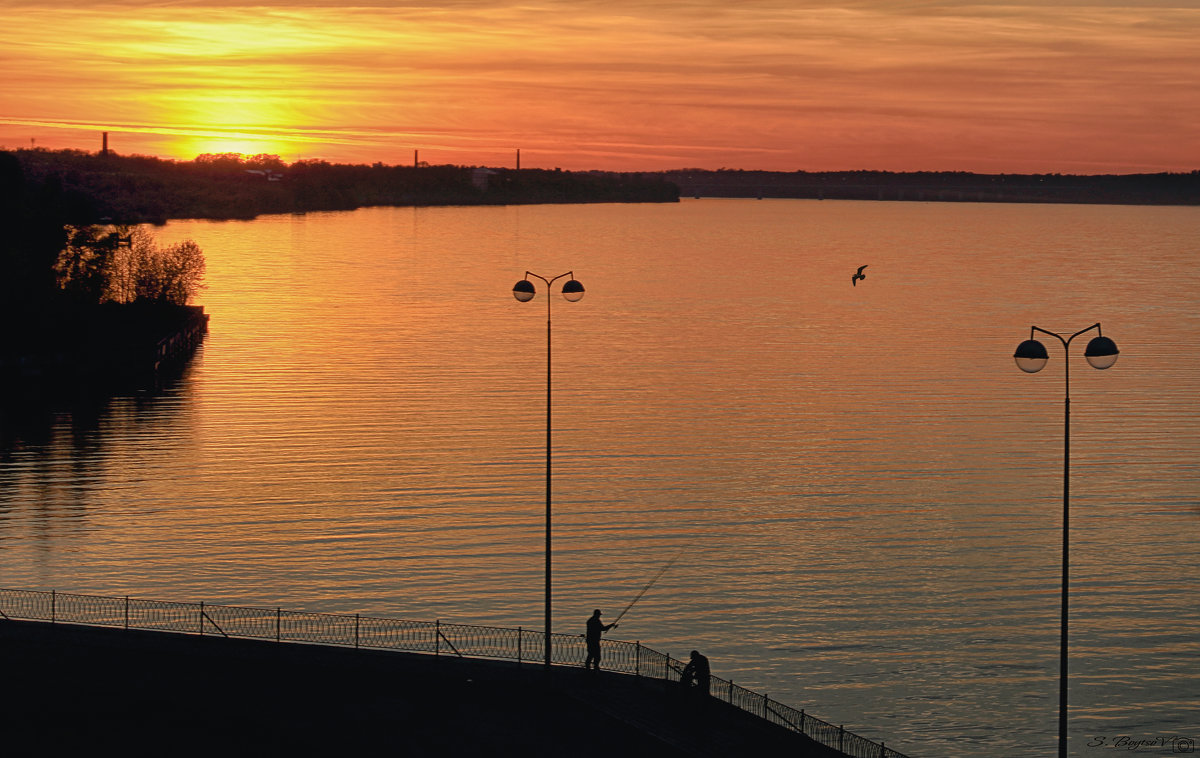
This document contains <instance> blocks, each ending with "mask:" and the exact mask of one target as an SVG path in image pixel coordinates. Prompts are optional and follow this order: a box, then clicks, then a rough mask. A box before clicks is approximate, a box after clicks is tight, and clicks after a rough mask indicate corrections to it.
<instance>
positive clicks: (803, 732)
mask: <svg viewBox="0 0 1200 758" xmlns="http://www.w3.org/2000/svg"><path fill="white" fill-rule="evenodd" d="M800 734H803V735H807V734H808V732H806V731H804V709H803V708H801V709H800Z"/></svg>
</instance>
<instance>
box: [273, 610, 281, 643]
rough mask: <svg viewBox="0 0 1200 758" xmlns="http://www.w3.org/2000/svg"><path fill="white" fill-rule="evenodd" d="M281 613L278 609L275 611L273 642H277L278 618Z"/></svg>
mask: <svg viewBox="0 0 1200 758" xmlns="http://www.w3.org/2000/svg"><path fill="white" fill-rule="evenodd" d="M280 615H282V614H281V612H280V610H279V609H278V608H276V609H275V641H276V642H279V617H280Z"/></svg>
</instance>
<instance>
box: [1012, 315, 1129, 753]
mask: <svg viewBox="0 0 1200 758" xmlns="http://www.w3.org/2000/svg"><path fill="white" fill-rule="evenodd" d="M1093 329H1095V330H1096V336H1095V337H1093V338H1092V340H1091V341H1090V342H1088V344H1087V347H1086V348H1084V351H1083V357H1084V358H1087V362H1088V363H1089V364H1090V365H1091V366H1092V367H1093V368H1098V369H1106V368H1109V367H1110V366H1112V365H1113V364H1114V363H1116V362H1117V354H1118V352H1119V351H1118V350H1117V345H1116V343H1115V342H1113V341H1112V340H1111V339H1109V338H1108V337H1105V336H1103V335H1102V334H1101V333H1100V324H1099V322H1097V323H1095V324H1092V325H1091V326H1089V327H1088V328H1086V329H1081V330H1079V331H1078V332H1075V333H1074V334H1072V335H1070V336H1067V337H1064V336H1063V335H1061V334H1057V333H1056V332H1050V331H1047V330H1045V329H1041V328H1038V327H1036V326H1031V327H1030V328H1029V339H1027V340H1025V341H1024V342H1022V343H1021V344H1020V345H1018V346H1017V351H1016V352H1015V353H1014V354H1013V358H1014V359H1015V360H1016V362H1017V367H1018V368H1019V369H1021V370H1022V371H1024V372H1025V373H1027V374H1033V373H1036V372H1038V371H1041V370H1042V369H1043V368H1044V367H1045V366H1046V362H1047V361H1049V360H1050V354H1049V353H1047V352H1046V346H1045V345H1043V344H1042V343H1041V342H1038V341H1037V340H1035V339H1034V338H1033V334H1034V332H1041V333H1042V334H1048V335H1050V336H1051V337H1054V338H1056V339H1057V340H1058V341H1059V342H1061V343H1062V346H1063V355H1064V357H1069V355H1070V352H1069V349H1070V347H1071V340H1073V339H1075V338H1076V337H1078V336H1079V335H1081V334H1084V333H1086V332H1090V331H1091V330H1093ZM1063 375H1064V387H1065V392H1064V397H1065V400H1064V404H1063V528H1062V608H1061V613H1062V617H1061V623H1060V626H1059V654H1058V755H1059V758H1066V755H1067V594H1068V593H1067V587H1068V582H1069V581H1070V544H1071V543H1070V525H1071V505H1070V503H1071V363H1070V361H1067V360H1064V361H1063Z"/></svg>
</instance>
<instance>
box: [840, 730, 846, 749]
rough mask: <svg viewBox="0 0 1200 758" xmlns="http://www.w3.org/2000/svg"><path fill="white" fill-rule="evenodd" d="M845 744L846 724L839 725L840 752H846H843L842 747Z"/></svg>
mask: <svg viewBox="0 0 1200 758" xmlns="http://www.w3.org/2000/svg"><path fill="white" fill-rule="evenodd" d="M845 742H846V726H845V724H838V752H845V751H843V750H842V747H843V746H844V745H845Z"/></svg>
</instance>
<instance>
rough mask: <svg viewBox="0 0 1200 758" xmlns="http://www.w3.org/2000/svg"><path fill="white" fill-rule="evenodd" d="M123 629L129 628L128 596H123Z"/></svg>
mask: <svg viewBox="0 0 1200 758" xmlns="http://www.w3.org/2000/svg"><path fill="white" fill-rule="evenodd" d="M125 628H126V629H128V628H129V595H126V596H125Z"/></svg>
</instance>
